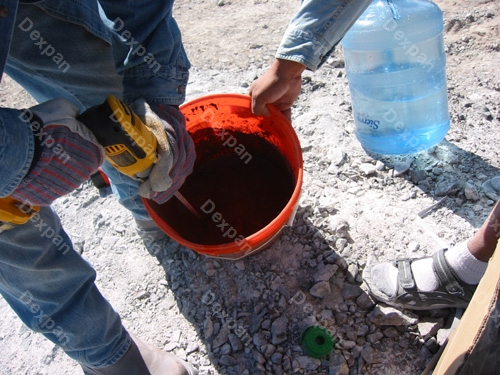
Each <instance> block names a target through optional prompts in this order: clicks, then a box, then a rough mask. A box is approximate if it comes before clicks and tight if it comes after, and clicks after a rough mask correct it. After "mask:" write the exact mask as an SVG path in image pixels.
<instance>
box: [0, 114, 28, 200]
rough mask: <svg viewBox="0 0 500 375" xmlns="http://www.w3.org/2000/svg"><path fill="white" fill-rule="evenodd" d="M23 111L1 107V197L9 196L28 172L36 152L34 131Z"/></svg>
mask: <svg viewBox="0 0 500 375" xmlns="http://www.w3.org/2000/svg"><path fill="white" fill-rule="evenodd" d="M21 114H22V111H20V110H14V109H7V108H0V166H1V167H0V197H6V196H9V195H10V194H11V193H12V192H13V191H14V190H15V189H16V187H17V186H18V185H19V184H20V183H21V180H22V179H23V178H24V176H25V175H26V173H27V172H28V170H29V168H30V166H31V162H32V160H33V154H34V148H35V146H34V135H33V134H34V133H33V130H32V129H31V127H30V125H29V122H26V121H23V120H22V118H23V116H21Z"/></svg>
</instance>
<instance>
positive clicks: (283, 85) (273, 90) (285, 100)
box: [249, 59, 306, 121]
mask: <svg viewBox="0 0 500 375" xmlns="http://www.w3.org/2000/svg"><path fill="white" fill-rule="evenodd" d="M305 69H306V67H305V66H304V65H302V64H301V63H298V62H295V61H290V60H281V59H276V60H275V61H274V62H273V64H272V65H271V67H270V68H269V69H268V70H267V71H266V72H265V73H264V74H263V75H262V76H261V77H259V78H258V79H257V80H256V81H255V82H254V83H252V85H251V86H250V89H249V95H250V96H251V97H252V112H253V113H254V114H255V115H257V116H269V114H270V113H269V109H268V108H267V107H266V105H267V104H272V105H273V106H274V107H276V108H277V109H278V110H280V111H281V112H282V113H283V114H284V115H285V116H286V117H287V118H288V120H289V121H291V118H292V110H291V108H292V105H293V103H294V102H295V100H296V99H297V97H298V96H299V94H300V89H301V83H302V72H303V71H304V70H305Z"/></svg>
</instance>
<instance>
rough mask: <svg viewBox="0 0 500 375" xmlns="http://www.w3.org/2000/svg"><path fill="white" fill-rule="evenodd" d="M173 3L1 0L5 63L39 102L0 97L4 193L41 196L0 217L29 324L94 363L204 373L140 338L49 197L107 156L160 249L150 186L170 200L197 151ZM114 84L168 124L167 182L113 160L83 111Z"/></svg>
mask: <svg viewBox="0 0 500 375" xmlns="http://www.w3.org/2000/svg"><path fill="white" fill-rule="evenodd" d="M172 5H173V1H172V0H167V1H148V2H137V1H122V2H117V1H99V2H96V1H94V2H92V1H89V2H85V1H76V0H64V1H63V0H46V1H18V0H1V1H0V35H1V38H2V42H1V43H0V73H2V74H3V73H6V74H8V75H9V76H11V77H12V78H13V79H14V80H16V81H17V82H18V83H19V84H21V85H22V86H23V87H24V88H25V89H26V90H27V91H28V92H29V93H30V94H31V95H32V96H33V97H34V98H35V99H36V101H37V102H38V103H39V104H38V105H36V106H34V107H32V108H27V109H23V110H19V109H12V108H0V165H1V167H0V197H2V198H4V197H10V198H13V199H15V200H16V201H18V202H21V203H22V206H21V208H22V209H23V210H24V211H26V212H27V211H28V208H29V206H31V205H34V206H40V207H41V208H40V211H39V212H38V213H34V214H33V215H32V216H31V219H30V220H29V221H28V222H27V223H26V224H23V225H17V226H14V227H13V228H11V226H10V225H9V223H5V222H4V223H0V232H1V233H0V293H1V294H2V296H3V298H4V299H5V300H6V301H7V302H8V303H9V305H10V306H11V307H12V309H13V310H14V311H15V312H16V314H17V315H18V316H19V318H20V319H21V320H22V321H23V322H24V323H25V324H26V325H27V326H28V327H29V328H31V329H32V330H34V331H37V332H40V333H42V334H43V335H44V336H45V337H46V338H48V339H49V340H51V341H52V342H53V343H55V344H56V345H59V346H60V347H61V348H62V349H63V350H64V351H65V352H66V353H67V354H68V355H69V356H70V357H71V358H73V359H75V360H76V361H78V362H79V363H80V364H81V366H82V368H83V370H84V373H85V374H92V375H115V374H120V375H124V374H127V375H139V374H140V375H148V374H152V375H159V374H172V375H187V374H189V375H194V374H197V371H196V370H195V369H194V368H193V367H192V366H191V365H189V364H188V363H186V362H184V361H181V360H180V359H179V358H177V357H176V356H174V355H173V354H170V353H167V352H163V351H161V350H159V349H157V348H155V347H153V346H152V345H149V344H147V343H145V342H142V341H141V340H140V339H139V338H137V337H131V335H130V334H129V332H127V330H126V329H125V328H124V327H123V325H122V322H121V319H120V316H119V315H118V313H117V312H116V311H114V310H113V308H112V306H111V305H110V304H109V302H108V301H107V300H106V299H105V298H104V297H103V296H102V295H101V294H100V292H99V290H98V289H97V287H96V285H95V283H94V281H95V278H96V272H95V270H94V269H93V268H92V267H91V265H90V264H89V263H87V262H86V261H85V260H84V259H83V258H82V257H81V256H80V255H79V254H78V253H77V252H75V251H74V249H73V245H72V243H71V240H70V238H69V237H68V235H67V234H66V232H65V231H64V229H63V227H62V225H61V221H60V220H59V218H58V216H57V214H56V213H55V212H54V210H53V209H52V208H51V207H50V205H51V203H52V202H53V201H54V200H55V199H57V198H58V197H60V196H62V195H65V194H67V193H69V192H71V191H72V190H74V189H76V188H77V187H78V186H79V185H81V184H82V183H83V182H85V181H87V180H88V179H89V177H90V176H91V175H92V174H93V173H94V172H96V171H97V168H98V167H99V166H100V165H102V167H103V170H104V171H105V173H106V174H107V176H108V177H109V179H110V181H111V183H112V189H113V192H114V194H115V195H116V197H117V199H118V200H119V201H120V203H121V204H123V206H125V207H126V208H127V209H129V210H130V212H131V213H132V215H133V217H134V218H135V220H136V222H137V224H138V230H139V234H141V235H142V236H143V238H146V239H148V241H145V244H146V246H147V248H148V250H149V251H150V252H152V253H153V255H154V253H155V252H157V251H158V250H159V249H161V247H162V242H161V241H162V240H164V239H165V238H166V236H164V235H163V233H161V231H160V230H159V229H158V228H157V227H156V225H154V223H153V221H152V220H151V218H150V217H149V215H148V214H147V212H146V210H145V207H144V205H143V204H142V197H143V196H145V197H147V198H150V199H153V200H155V201H156V202H158V203H163V202H165V201H166V200H168V199H169V198H170V197H171V196H172V195H173V194H174V193H175V191H176V190H177V189H178V188H179V187H180V186H181V185H182V183H183V182H184V180H185V178H186V177H187V175H189V173H191V171H192V167H193V163H194V159H195V151H194V145H193V142H192V140H191V138H190V137H189V136H188V134H187V132H186V127H185V121H184V117H183V116H182V115H181V113H180V111H179V108H178V106H179V105H180V104H181V103H182V102H183V101H184V97H185V89H186V84H187V81H188V71H189V67H190V66H189V61H188V59H187V57H186V54H185V51H184V49H183V46H182V41H181V35H180V31H179V29H178V27H177V25H176V22H175V21H174V19H173V18H172ZM108 95H114V96H116V97H117V98H119V99H121V100H122V101H124V102H125V103H128V104H130V105H131V106H133V107H134V108H136V109H137V110H138V111H142V112H143V113H144V114H146V117H145V120H146V121H147V122H151V123H159V124H161V125H162V127H163V129H164V130H165V132H164V133H165V139H166V140H167V145H166V147H167V148H168V149H167V150H164V151H165V152H166V153H165V154H164V155H162V156H165V157H163V158H161V160H160V162H159V163H158V164H157V165H156V166H155V167H154V168H153V171H154V170H155V168H163V169H161V171H162V172H163V174H164V175H165V176H166V178H164V179H163V180H162V181H156V182H155V183H153V182H152V183H151V184H144V183H141V182H139V181H136V180H134V179H131V178H129V177H127V176H125V175H123V174H121V173H119V172H118V171H116V170H115V169H114V168H113V167H112V166H111V165H110V164H108V163H107V162H104V151H103V148H102V147H101V145H99V143H98V142H97V140H96V139H95V137H94V135H93V134H91V133H90V131H89V130H88V129H87V128H85V126H84V125H83V124H82V123H80V122H79V121H77V120H76V119H75V117H76V116H77V115H78V114H79V113H81V112H82V111H84V110H85V109H87V108H89V107H91V106H93V105H97V104H101V103H102V102H104V100H105V99H106V97H107V96H108ZM103 162H104V164H102V163H103ZM165 163H166V164H165ZM151 173H153V172H151ZM139 193H141V194H139Z"/></svg>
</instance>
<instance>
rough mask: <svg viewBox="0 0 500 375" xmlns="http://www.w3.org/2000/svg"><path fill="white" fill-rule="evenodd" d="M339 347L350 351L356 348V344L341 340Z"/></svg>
mask: <svg viewBox="0 0 500 375" xmlns="http://www.w3.org/2000/svg"><path fill="white" fill-rule="evenodd" d="M339 345H340V347H341V348H342V349H346V350H350V349H352V348H354V347H355V346H356V342H355V341H352V340H341V341H340V342H339Z"/></svg>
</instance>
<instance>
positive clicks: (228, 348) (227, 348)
mask: <svg viewBox="0 0 500 375" xmlns="http://www.w3.org/2000/svg"><path fill="white" fill-rule="evenodd" d="M220 354H221V355H222V354H231V345H229V343H228V342H226V343H225V344H224V345H222V346H221V348H220Z"/></svg>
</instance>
